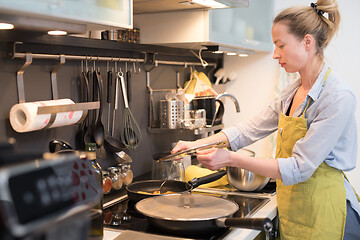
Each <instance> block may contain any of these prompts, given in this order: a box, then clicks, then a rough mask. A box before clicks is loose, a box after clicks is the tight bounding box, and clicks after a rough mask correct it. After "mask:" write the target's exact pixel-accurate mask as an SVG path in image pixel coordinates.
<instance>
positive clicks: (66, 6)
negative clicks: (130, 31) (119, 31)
mask: <svg viewBox="0 0 360 240" xmlns="http://www.w3.org/2000/svg"><path fill="white" fill-rule="evenodd" d="M132 6H133V5H132V0H116V1H115V0H94V1H87V0H79V1H73V0H52V1H38V0H18V1H7V0H0V13H1V17H2V19H1V20H2V21H6V22H9V23H12V24H14V25H15V28H16V29H18V28H24V29H25V28H26V29H32V30H40V31H45V30H54V29H58V30H66V31H68V32H69V33H84V32H86V31H87V30H104V29H114V28H132V26H133V8H132Z"/></svg>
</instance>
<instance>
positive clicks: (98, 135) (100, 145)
mask: <svg viewBox="0 0 360 240" xmlns="http://www.w3.org/2000/svg"><path fill="white" fill-rule="evenodd" d="M93 84H94V88H93V98H95V96H96V98H97V101H99V102H100V108H99V111H98V115H97V117H96V116H94V120H93V122H94V125H93V127H92V128H93V129H92V133H93V136H92V137H93V139H94V141H95V142H96V149H95V152H96V156H97V157H98V158H102V159H104V158H106V150H105V148H104V140H105V130H104V125H103V124H102V122H101V116H102V107H103V104H104V99H103V97H102V96H103V95H102V91H103V83H102V78H101V75H100V71H98V70H96V69H95V66H94V72H93Z"/></svg>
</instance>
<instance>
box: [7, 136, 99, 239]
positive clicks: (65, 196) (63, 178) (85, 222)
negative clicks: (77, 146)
mask: <svg viewBox="0 0 360 240" xmlns="http://www.w3.org/2000/svg"><path fill="white" fill-rule="evenodd" d="M88 169H90V163H89V161H86V159H84V158H83V156H81V155H80V153H76V152H69V153H67V154H61V155H59V154H50V153H47V154H37V153H14V151H13V148H12V144H11V143H9V142H0V239H2V240H15V239H16V240H17V239H26V240H50V239H51V240H65V239H66V240H86V239H88V232H89V226H90V220H91V215H90V212H89V209H90V208H91V206H94V204H95V203H96V202H98V201H99V199H100V198H101V197H102V192H101V191H99V189H100V190H101V189H102V186H99V182H97V181H95V180H94V178H93V177H92V176H91V172H90V171H88Z"/></svg>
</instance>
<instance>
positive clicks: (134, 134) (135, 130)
mask: <svg viewBox="0 0 360 240" xmlns="http://www.w3.org/2000/svg"><path fill="white" fill-rule="evenodd" d="M118 77H119V78H120V83H121V90H122V94H123V97H124V106H125V108H124V112H123V116H122V124H121V132H120V138H121V141H122V143H123V144H124V145H125V146H126V147H127V148H128V149H135V148H137V146H138V145H139V143H140V142H141V140H142V136H141V131H140V128H139V125H138V124H137V123H136V120H135V118H134V116H133V114H132V113H131V110H130V108H129V102H128V98H127V93H126V87H125V80H124V77H123V75H122V74H120V73H118Z"/></svg>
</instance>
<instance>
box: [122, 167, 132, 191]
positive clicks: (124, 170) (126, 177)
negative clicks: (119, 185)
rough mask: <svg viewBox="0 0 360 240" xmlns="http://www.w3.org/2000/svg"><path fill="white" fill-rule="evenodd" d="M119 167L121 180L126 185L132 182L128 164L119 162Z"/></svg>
mask: <svg viewBox="0 0 360 240" xmlns="http://www.w3.org/2000/svg"><path fill="white" fill-rule="evenodd" d="M119 167H120V169H121V179H122V180H123V183H124V185H125V186H127V185H129V184H130V183H132V181H133V178H134V174H133V172H132V170H131V169H130V165H129V164H120V165H119Z"/></svg>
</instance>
